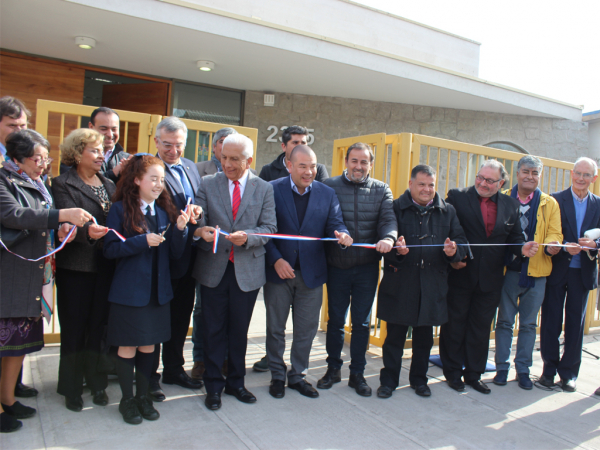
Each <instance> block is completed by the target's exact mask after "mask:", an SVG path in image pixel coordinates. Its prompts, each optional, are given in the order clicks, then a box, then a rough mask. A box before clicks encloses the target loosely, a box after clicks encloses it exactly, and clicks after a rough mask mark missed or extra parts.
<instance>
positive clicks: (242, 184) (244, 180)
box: [227, 170, 250, 205]
mask: <svg viewBox="0 0 600 450" xmlns="http://www.w3.org/2000/svg"><path fill="white" fill-rule="evenodd" d="M249 172H250V171H249V170H246V173H245V174H244V175H243V176H242V178H240V179H239V180H238V181H239V182H240V201H241V200H242V198H243V197H244V190H245V189H246V183H247V182H248V173H249ZM227 182H228V183H229V200H231V204H232V205H233V188H234V187H235V184H233V181H231V180H230V179H227Z"/></svg>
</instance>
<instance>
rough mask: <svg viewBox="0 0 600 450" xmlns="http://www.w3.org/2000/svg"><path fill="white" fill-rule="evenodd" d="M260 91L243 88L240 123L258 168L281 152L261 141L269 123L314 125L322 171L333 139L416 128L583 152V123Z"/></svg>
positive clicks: (548, 150)
mask: <svg viewBox="0 0 600 450" xmlns="http://www.w3.org/2000/svg"><path fill="white" fill-rule="evenodd" d="M264 94H265V92H257V91H247V92H246V99H245V111H244V125H245V126H248V127H254V128H258V154H257V161H256V167H257V169H258V170H260V168H261V167H262V166H263V165H264V164H267V163H269V162H271V161H272V160H273V159H275V158H276V157H277V155H279V153H280V152H281V144H280V143H279V142H277V143H269V142H266V139H267V137H268V136H269V135H271V134H272V131H269V130H268V129H267V128H268V127H269V126H271V125H274V126H277V127H278V128H281V127H282V126H289V125H303V126H305V127H307V128H312V129H314V130H315V131H314V133H313V134H314V143H313V144H312V148H313V149H314V150H315V152H316V153H317V158H318V160H319V162H321V163H323V164H325V165H326V166H327V169H328V170H331V162H332V154H333V140H334V139H339V138H346V137H351V136H359V135H364V134H372V133H381V132H385V133H387V134H397V133H402V132H410V133H419V134H425V135H428V136H435V137H440V138H445V139H452V140H457V141H462V142H468V143H472V144H478V145H486V144H489V143H490V142H497V141H502V142H510V143H513V144H516V145H517V146H519V147H521V148H523V149H525V150H526V151H528V152H529V153H531V154H534V155H539V156H546V157H549V158H554V159H561V160H566V161H574V160H575V159H576V158H578V157H579V156H589V143H588V129H587V124H586V123H583V122H574V121H570V120H562V119H548V118H542V117H533V116H517V115H509V114H498V113H488V112H481V111H469V110H458V109H450V108H434V107H429V106H416V105H406V104H401V103H384V102H373V101H368V100H357V99H349V98H339V97H321V96H314V95H298V94H285V93H276V94H275V106H270V107H269V106H264V98H263V95H264ZM279 136H281V133H278V135H277V137H279Z"/></svg>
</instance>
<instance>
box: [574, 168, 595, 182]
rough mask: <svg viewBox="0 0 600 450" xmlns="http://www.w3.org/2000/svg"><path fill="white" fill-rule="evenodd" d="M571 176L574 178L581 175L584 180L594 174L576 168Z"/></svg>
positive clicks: (592, 176)
mask: <svg viewBox="0 0 600 450" xmlns="http://www.w3.org/2000/svg"><path fill="white" fill-rule="evenodd" d="M573 176H574V177H575V178H579V177H582V178H583V179H584V180H591V179H592V178H594V175H592V174H591V173H581V172H578V171H576V170H574V171H573Z"/></svg>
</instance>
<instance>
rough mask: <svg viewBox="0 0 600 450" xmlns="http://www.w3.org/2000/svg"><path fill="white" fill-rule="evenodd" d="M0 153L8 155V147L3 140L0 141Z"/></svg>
mask: <svg viewBox="0 0 600 450" xmlns="http://www.w3.org/2000/svg"><path fill="white" fill-rule="evenodd" d="M0 153H1V154H2V156H6V147H5V146H4V144H3V143H2V142H0Z"/></svg>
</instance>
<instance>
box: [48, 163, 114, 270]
mask: <svg viewBox="0 0 600 450" xmlns="http://www.w3.org/2000/svg"><path fill="white" fill-rule="evenodd" d="M98 178H100V181H101V182H102V184H103V185H104V187H105V188H106V192H107V193H108V198H112V196H113V195H114V193H115V190H116V187H115V184H114V183H113V182H112V181H111V180H109V179H108V178H106V177H104V176H102V175H100V174H98ZM52 194H53V196H54V205H55V207H56V208H57V209H63V208H83V209H85V210H86V211H87V212H89V213H90V214H91V215H93V216H94V217H95V218H96V221H97V222H98V224H99V225H102V226H104V225H105V224H106V216H105V214H104V209H103V208H102V204H101V203H100V200H99V199H98V197H97V196H96V194H94V191H92V188H90V187H89V186H88V185H87V184H85V183H84V182H83V180H82V179H81V178H79V174H78V173H77V170H69V171H68V172H67V173H64V174H62V175H60V176H59V177H56V178H54V179H53V180H52ZM92 223H93V222H88V223H86V224H85V225H84V226H83V227H77V228H78V229H77V235H76V236H75V239H74V240H73V242H71V243H70V244H69V245H67V246H66V247H65V248H64V249H63V250H62V251H61V252H59V253H57V254H56V267H60V268H62V269H68V270H76V271H79V272H97V271H98V264H99V263H100V264H102V263H106V260H104V257H103V256H102V245H103V243H104V239H98V240H90V239H88V228H89V227H90V225H91V224H92Z"/></svg>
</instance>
